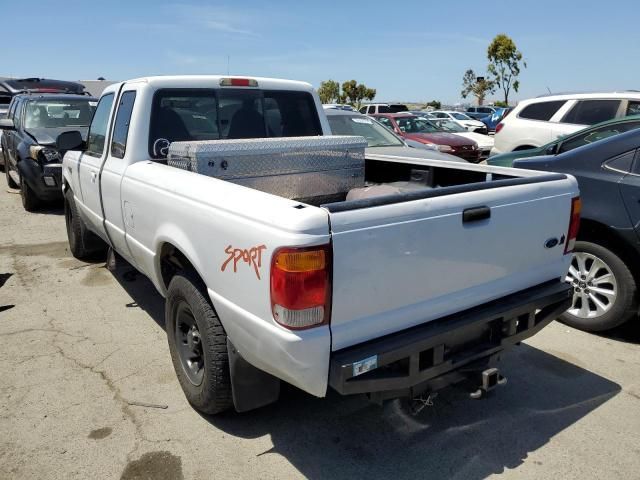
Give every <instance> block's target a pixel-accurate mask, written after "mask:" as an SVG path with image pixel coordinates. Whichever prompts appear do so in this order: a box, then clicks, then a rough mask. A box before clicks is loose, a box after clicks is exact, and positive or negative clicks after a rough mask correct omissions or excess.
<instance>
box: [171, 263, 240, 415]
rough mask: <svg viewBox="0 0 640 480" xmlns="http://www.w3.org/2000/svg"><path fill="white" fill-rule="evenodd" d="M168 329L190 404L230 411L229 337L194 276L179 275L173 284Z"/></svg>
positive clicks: (206, 409)
mask: <svg viewBox="0 0 640 480" xmlns="http://www.w3.org/2000/svg"><path fill="white" fill-rule="evenodd" d="M165 326H166V330H167V339H168V342H169V351H170V352H171V360H172V361H173V367H174V369H175V371H176V375H177V376H178V381H179V382H180V386H181V387H182V390H183V391H184V394H185V396H186V397H187V400H188V401H189V403H190V404H191V405H192V406H193V407H194V408H195V409H196V410H198V411H200V412H202V413H206V414H215V413H220V412H222V411H224V410H227V409H229V408H230V407H231V406H232V405H233V400H232V395H231V377H230V371H229V357H228V355H227V335H226V333H225V331H224V328H223V327H222V324H221V323H220V320H219V319H218V316H217V315H216V313H215V311H214V309H213V305H211V301H210V300H209V297H208V295H207V293H206V288H205V286H204V285H203V284H202V282H201V281H199V280H198V279H197V278H196V277H195V276H194V275H189V274H177V275H176V276H175V277H173V279H172V280H171V282H170V283H169V288H168V293H167V300H166V305H165Z"/></svg>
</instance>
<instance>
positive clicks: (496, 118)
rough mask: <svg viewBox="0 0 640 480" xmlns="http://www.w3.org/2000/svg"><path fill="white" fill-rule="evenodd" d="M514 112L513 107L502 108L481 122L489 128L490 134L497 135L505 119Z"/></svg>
mask: <svg viewBox="0 0 640 480" xmlns="http://www.w3.org/2000/svg"><path fill="white" fill-rule="evenodd" d="M512 110H513V108H512V107H501V108H498V109H496V111H495V112H494V113H493V114H491V115H490V116H487V117H484V118H483V119H482V120H481V122H482V123H484V124H485V125H486V126H487V130H488V131H489V133H495V132H496V127H497V126H498V124H499V123H500V122H501V121H502V119H503V118H504V117H506V116H507V115H509V113H510V112H511V111H512Z"/></svg>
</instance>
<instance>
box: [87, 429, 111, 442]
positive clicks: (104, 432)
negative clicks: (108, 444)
mask: <svg viewBox="0 0 640 480" xmlns="http://www.w3.org/2000/svg"><path fill="white" fill-rule="evenodd" d="M111 432H113V429H112V428H111V427H103V428H98V429H96V430H91V432H90V433H89V435H88V437H89V438H90V439H92V440H102V439H103V438H107V437H108V436H109V435H111Z"/></svg>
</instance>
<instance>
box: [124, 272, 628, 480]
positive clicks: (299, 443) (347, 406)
mask: <svg viewBox="0 0 640 480" xmlns="http://www.w3.org/2000/svg"><path fill="white" fill-rule="evenodd" d="M114 276H115V278H116V279H117V280H118V282H120V284H121V285H122V286H123V288H124V289H125V290H126V291H127V292H128V293H129V295H131V297H132V298H133V299H134V302H133V303H132V304H131V306H132V307H140V308H142V309H143V310H145V311H146V312H147V313H148V314H149V315H150V316H151V317H152V318H153V319H154V321H155V322H156V323H158V325H160V326H161V327H163V328H164V301H163V299H162V297H161V296H160V295H159V294H158V293H157V291H156V289H155V287H153V285H152V284H151V282H150V281H149V280H148V279H147V278H146V277H144V276H143V275H141V274H138V273H137V272H135V270H133V268H132V267H130V266H129V265H128V264H126V262H121V263H119V266H118V269H117V270H116V272H114ZM500 368H501V371H502V373H503V374H504V375H506V376H507V377H508V379H509V383H508V384H507V385H506V386H505V387H501V388H499V389H498V390H497V391H495V392H493V393H492V394H491V395H490V396H489V397H488V398H486V399H483V400H470V399H468V397H467V394H466V393H465V392H464V391H462V390H460V389H449V390H445V391H443V392H441V393H440V395H439V396H438V397H437V399H436V400H435V406H434V407H430V408H427V409H425V410H423V411H422V412H420V414H418V415H417V416H411V415H410V414H409V413H408V408H407V405H406V402H404V401H399V400H395V401H392V402H389V403H387V404H386V405H385V406H384V407H379V406H376V405H373V404H371V403H369V402H368V401H367V400H366V398H365V397H364V396H354V397H341V396H340V395H338V394H336V393H335V392H333V391H330V392H329V394H328V396H327V398H315V397H312V396H310V395H307V394H306V393H304V392H302V391H300V390H298V389H296V388H293V387H290V386H287V385H283V388H282V393H281V396H280V400H279V401H278V402H277V403H275V404H273V405H270V406H268V407H264V408H262V409H258V410H255V411H252V412H248V413H244V414H237V413H235V412H227V413H224V414H221V415H218V416H212V417H203V418H205V419H206V420H207V421H208V422H209V423H210V424H211V425H212V426H213V427H215V428H218V429H220V430H222V431H224V432H226V433H227V434H229V435H233V436H236V437H240V438H245V439H253V438H258V437H262V436H264V435H269V436H270V438H271V441H272V443H273V447H272V448H271V449H269V450H267V451H264V452H258V453H257V455H258V456H261V455H270V454H279V455H282V456H283V457H284V458H286V459H287V460H288V461H289V462H291V464H292V465H293V466H294V467H295V468H297V469H298V470H299V471H300V473H301V474H302V475H304V476H305V477H307V478H312V479H319V478H333V479H341V478H345V479H349V480H352V479H353V478H364V477H367V478H370V479H377V478H380V479H389V478H392V479H394V480H398V479H403V478H407V479H409V478H410V479H411V480H415V478H454V479H455V478H465V479H466V478H471V479H483V478H486V477H487V476H489V475H491V474H495V473H501V472H503V471H505V469H512V468H516V467H518V466H519V465H521V464H522V463H523V462H524V461H525V460H526V459H527V457H528V456H529V454H530V453H531V452H534V451H536V450H537V449H539V448H540V447H542V446H544V445H545V444H546V443H548V442H549V440H550V439H551V438H553V437H554V436H555V435H557V434H558V433H560V432H562V431H563V430H564V429H566V428H568V427H569V426H571V425H572V424H574V423H576V422H578V421H579V420H580V419H581V418H583V417H584V416H586V415H588V414H589V413H590V412H591V411H593V410H595V409H596V408H598V407H599V406H601V405H602V404H603V403H605V402H607V401H608V400H610V399H611V398H612V397H614V396H615V395H616V394H617V393H618V392H619V391H620V386H619V385H617V384H616V383H613V382H611V381H609V380H607V379H606V378H603V377H601V376H599V375H596V374H594V373H592V372H590V371H588V370H585V369H583V368H581V367H579V366H576V365H573V364H572V363H569V362H566V361H564V360H562V359H560V358H557V357H555V356H553V355H549V354H547V353H545V352H543V351H541V350H538V349H536V348H533V347H531V346H528V345H524V344H523V345H521V346H520V347H517V348H515V349H513V350H512V351H510V352H508V353H507V354H506V355H504V358H503V361H502V363H501V367H500Z"/></svg>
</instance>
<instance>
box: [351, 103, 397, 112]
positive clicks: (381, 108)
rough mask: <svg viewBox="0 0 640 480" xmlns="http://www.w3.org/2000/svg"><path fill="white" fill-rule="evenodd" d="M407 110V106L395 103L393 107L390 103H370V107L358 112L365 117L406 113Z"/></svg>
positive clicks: (363, 107) (361, 108) (364, 107)
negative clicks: (378, 114)
mask: <svg viewBox="0 0 640 480" xmlns="http://www.w3.org/2000/svg"><path fill="white" fill-rule="evenodd" d="M407 110H408V109H407V106H406V105H403V104H400V103H394V104H391V105H390V104H388V103H370V104H368V105H363V106H362V107H360V110H358V111H359V112H360V113H364V114H365V115H374V114H377V113H396V112H406V111H407Z"/></svg>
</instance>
